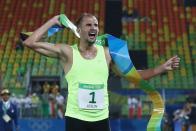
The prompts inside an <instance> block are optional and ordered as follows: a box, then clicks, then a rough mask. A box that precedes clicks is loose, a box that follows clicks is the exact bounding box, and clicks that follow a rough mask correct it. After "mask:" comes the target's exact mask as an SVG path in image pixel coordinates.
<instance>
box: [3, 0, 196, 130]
mask: <svg viewBox="0 0 196 131" xmlns="http://www.w3.org/2000/svg"><path fill="white" fill-rule="evenodd" d="M84 12H88V13H92V14H94V15H95V16H97V18H98V20H99V28H100V35H101V34H104V33H109V34H112V35H114V36H116V37H119V38H122V39H124V40H126V41H127V42H128V47H129V53H130V56H131V58H132V60H133V63H134V64H135V66H136V68H137V69H145V68H153V67H156V66H157V65H159V64H161V63H163V62H164V61H166V60H167V59H168V58H170V57H172V56H174V55H178V56H179V57H180V58H181V61H180V69H179V70H175V71H172V72H168V73H166V74H162V75H160V76H157V77H155V78H153V79H151V80H150V81H149V82H150V83H151V85H153V86H154V87H156V88H157V90H158V91H159V93H160V94H161V96H162V98H163V100H164V102H165V105H166V107H165V109H166V112H165V115H164V118H163V121H162V129H163V130H164V131H173V130H175V131H181V130H182V131H183V130H184V131H185V130H189V131H195V130H196V1H195V0H0V84H1V86H0V87H1V88H8V89H9V90H10V91H11V92H12V96H11V100H12V101H13V102H15V103H16V104H17V105H18V110H19V128H20V131H27V130H28V131H57V130H58V131H64V126H65V125H64V119H63V115H64V112H65V107H66V97H67V82H66V81H65V80H64V74H63V70H62V67H61V66H60V63H59V61H58V60H56V59H52V58H47V57H45V56H42V55H40V54H38V53H35V52H34V51H32V50H30V49H28V48H26V47H23V45H22V43H21V32H30V31H34V30H35V29H37V28H38V27H40V26H41V25H42V24H43V23H44V22H46V21H47V20H48V19H50V18H51V17H53V16H54V15H57V14H61V13H63V14H66V15H67V17H68V18H69V19H70V20H71V21H72V22H75V21H76V19H77V18H78V17H79V16H80V14H81V13H84ZM46 41H49V42H52V43H68V44H73V43H77V42H78V39H77V38H76V37H75V36H74V34H73V33H72V32H71V31H69V30H68V29H64V30H63V31H60V32H58V33H57V34H56V35H54V36H52V37H50V38H47V39H46ZM108 83H109V88H108V90H109V96H110V120H111V121H110V125H111V129H112V131H130V130H131V131H145V130H146V126H147V123H148V120H149V118H150V115H151V112H152V108H153V107H152V102H151V101H150V100H149V97H148V96H147V95H146V94H145V93H144V92H143V91H142V90H140V89H139V87H135V86H134V85H133V84H132V83H129V82H127V81H126V80H124V79H123V78H120V77H118V76H116V75H115V74H113V73H112V72H111V73H110V77H109V81H108Z"/></svg>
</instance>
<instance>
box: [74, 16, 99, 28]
mask: <svg viewBox="0 0 196 131" xmlns="http://www.w3.org/2000/svg"><path fill="white" fill-rule="evenodd" d="M84 17H95V18H96V16H94V15H93V14H90V13H82V14H81V15H80V17H79V18H78V19H77V21H76V23H75V24H76V26H77V27H78V26H80V24H81V23H82V20H83V18H84Z"/></svg>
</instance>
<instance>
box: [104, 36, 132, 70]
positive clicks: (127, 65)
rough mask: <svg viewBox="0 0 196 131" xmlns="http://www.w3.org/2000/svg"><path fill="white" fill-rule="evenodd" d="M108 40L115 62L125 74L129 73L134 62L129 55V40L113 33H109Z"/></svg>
mask: <svg viewBox="0 0 196 131" xmlns="http://www.w3.org/2000/svg"><path fill="white" fill-rule="evenodd" d="M107 40H108V46H109V51H110V54H111V56H112V58H113V60H114V62H115V64H116V65H117V67H118V68H119V70H120V71H121V72H122V73H123V74H126V73H128V72H129V71H130V69H131V68H132V67H133V63H132V61H131V59H130V56H129V52H128V47H127V42H126V41H124V40H121V39H118V38H116V37H114V36H112V35H108V36H107ZM119 54H120V55H119Z"/></svg>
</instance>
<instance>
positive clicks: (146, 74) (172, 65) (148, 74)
mask: <svg viewBox="0 0 196 131" xmlns="http://www.w3.org/2000/svg"><path fill="white" fill-rule="evenodd" d="M179 62H180V58H179V57H177V56H174V57H172V58H170V59H169V60H167V61H166V62H165V63H164V64H162V65H159V66H157V67H156V68H152V69H146V70H138V72H139V74H140V75H141V77H142V78H143V79H145V80H148V79H151V78H152V77H155V76H157V75H160V74H162V73H164V72H167V71H170V70H174V69H176V68H178V67H179ZM111 68H112V70H113V72H114V73H115V74H117V75H119V76H123V74H122V73H121V72H120V71H119V70H118V68H117V67H116V65H115V64H114V63H113V62H111Z"/></svg>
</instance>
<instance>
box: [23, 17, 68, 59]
mask: <svg viewBox="0 0 196 131" xmlns="http://www.w3.org/2000/svg"><path fill="white" fill-rule="evenodd" d="M58 19H59V16H58V15H57V16H54V17H53V18H51V19H50V20H48V21H47V22H46V23H45V24H44V25H42V26H41V27H40V28H38V29H37V30H35V31H34V32H33V34H32V35H30V36H29V37H28V38H27V39H26V40H25V41H24V42H23V44H24V45H25V46H27V47H29V48H31V49H33V50H34V51H36V52H39V53H41V54H43V55H46V56H49V57H59V56H60V55H61V54H62V53H63V50H62V49H64V50H65V51H64V52H67V51H66V50H68V46H66V45H62V44H55V45H54V44H52V43H48V42H41V38H42V37H43V36H44V34H45V33H46V32H47V31H48V29H49V28H50V27H52V26H53V25H60V23H59V20H58Z"/></svg>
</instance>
